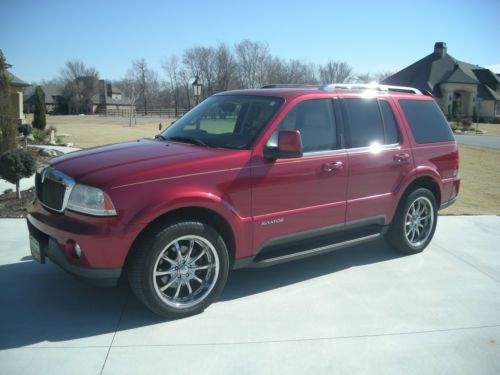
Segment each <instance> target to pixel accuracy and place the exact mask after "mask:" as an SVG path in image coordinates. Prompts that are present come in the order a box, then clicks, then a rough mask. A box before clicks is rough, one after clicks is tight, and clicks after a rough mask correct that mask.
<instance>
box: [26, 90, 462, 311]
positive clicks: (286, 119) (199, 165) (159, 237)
mask: <svg viewBox="0 0 500 375" xmlns="http://www.w3.org/2000/svg"><path fill="white" fill-rule="evenodd" d="M459 183H460V179H459V177H458V151H457V145H456V142H455V140H454V138H453V134H452V132H451V131H450V127H449V126H448V123H447V122H446V119H445V117H444V116H443V114H442V112H441V110H440V109H439V107H438V106H437V105H436V103H435V102H434V100H433V99H432V97H430V96H429V95H428V94H426V93H422V92H421V91H419V90H416V89H412V88H407V87H393V86H356V85H325V86H321V87H307V88H304V87H302V88H297V87H295V88H293V87H286V88H284V87H268V88H263V89H258V90H240V91H230V92H224V93H220V94H217V95H214V96H212V97H209V98H208V99H206V100H205V101H203V102H202V103H201V104H199V105H198V106H196V107H195V108H194V109H192V110H191V111H190V112H189V113H187V114H186V115H185V116H183V117H182V118H180V119H179V120H178V121H176V122H175V123H174V124H173V125H171V126H170V127H169V128H168V129H166V130H165V131H164V132H163V133H161V134H159V135H158V136H156V138H155V139H141V140H138V141H136V142H128V143H122V144H115V145H109V146H104V147H98V148H94V149H88V150H83V151H78V152H74V153H71V154H67V155H64V156H61V157H57V158H55V159H52V160H51V163H50V165H48V166H43V167H41V168H39V170H38V172H37V175H36V192H37V197H38V199H37V201H36V202H35V203H34V206H33V207H32V209H31V211H30V214H29V215H28V227H29V231H30V244H31V251H32V254H33V256H34V258H36V259H37V260H39V261H40V262H42V263H43V262H44V260H45V258H46V257H48V258H50V259H51V260H52V261H53V262H55V263H57V264H58V265H59V266H61V267H62V268H63V269H65V270H66V271H68V272H70V273H72V274H74V275H76V276H77V277H80V278H84V279H90V280H92V281H94V282H96V283H99V284H107V285H112V284H116V283H117V281H118V280H119V278H121V277H123V276H124V275H126V276H127V277H128V280H129V282H130V285H131V288H132V290H133V291H134V293H135V295H136V296H137V297H138V298H139V299H140V300H141V301H142V302H143V303H144V304H145V305H146V306H147V307H149V308H150V309H151V310H153V311H154V312H156V313H158V314H160V315H163V316H168V317H182V316H187V315H191V314H195V313H198V312H201V311H203V310H204V309H205V308H206V307H207V306H208V305H210V304H211V303H212V302H213V301H214V300H215V299H216V298H217V296H218V295H219V293H220V292H221V291H222V289H223V288H224V284H225V283H226V279H227V277H228V273H229V271H230V270H231V269H235V268H241V267H265V266H270V265H273V264H276V263H281V262H285V261H289V260H296V259H300V258H304V257H307V256H311V255H316V254H322V253H325V252H329V251H332V250H336V249H339V248H342V247H346V246H350V245H353V244H359V243H361V242H366V241H370V240H373V239H375V238H377V237H379V236H380V235H385V237H386V238H387V240H388V241H389V243H390V244H391V245H392V246H393V247H394V248H395V249H396V250H398V251H400V252H404V253H410V254H413V253H418V252H420V251H422V250H423V249H424V248H425V247H426V246H427V245H428V244H429V242H430V241H431V238H432V236H433V234H434V230H435V228H436V222H437V211H438V209H440V208H444V207H447V206H449V205H450V204H452V203H453V202H454V200H455V199H456V196H457V193H458V189H459Z"/></svg>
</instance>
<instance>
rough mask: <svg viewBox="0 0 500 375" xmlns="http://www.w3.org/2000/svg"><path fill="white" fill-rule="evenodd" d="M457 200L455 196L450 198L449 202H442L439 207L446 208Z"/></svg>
mask: <svg viewBox="0 0 500 375" xmlns="http://www.w3.org/2000/svg"><path fill="white" fill-rule="evenodd" d="M456 200H457V197H454V198H452V199H450V200H449V201H447V202H443V203H441V205H440V206H439V209H440V210H443V209H445V208H447V207H450V206H451V205H452V204H453V203H455V201H456Z"/></svg>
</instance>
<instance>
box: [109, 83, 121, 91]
mask: <svg viewBox="0 0 500 375" xmlns="http://www.w3.org/2000/svg"><path fill="white" fill-rule="evenodd" d="M108 85H109V87H110V88H111V91H108V92H110V93H113V94H121V93H122V90H120V89H119V88H118V87H116V85H115V84H113V83H112V82H110V83H108Z"/></svg>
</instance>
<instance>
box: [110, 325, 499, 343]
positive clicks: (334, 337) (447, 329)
mask: <svg viewBox="0 0 500 375" xmlns="http://www.w3.org/2000/svg"><path fill="white" fill-rule="evenodd" d="M486 328H500V324H493V325H484V326H472V327H458V328H445V329H436V330H426V331H413V332H411V331H410V332H392V333H376V334H371V335H351V336H330V337H312V338H303V339H285V340H262V341H235V342H219V343H200V344H137V345H114V346H113V347H114V348H147V347H189V346H228V345H258V344H279V343H292V342H307V341H334V340H346V339H361V338H376V337H390V336H407V335H421V334H427V333H442V332H457V331H469V330H475V329H486Z"/></svg>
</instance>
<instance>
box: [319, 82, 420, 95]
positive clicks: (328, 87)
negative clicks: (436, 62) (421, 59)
mask: <svg viewBox="0 0 500 375" xmlns="http://www.w3.org/2000/svg"><path fill="white" fill-rule="evenodd" d="M319 89H320V90H323V91H334V90H374V91H386V92H388V91H394V92H402V93H408V94H416V95H424V94H423V93H422V91H420V90H419V89H416V88H413V87H406V86H390V85H378V84H360V83H353V84H350V83H329V84H324V85H321V87H320V88H319Z"/></svg>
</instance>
